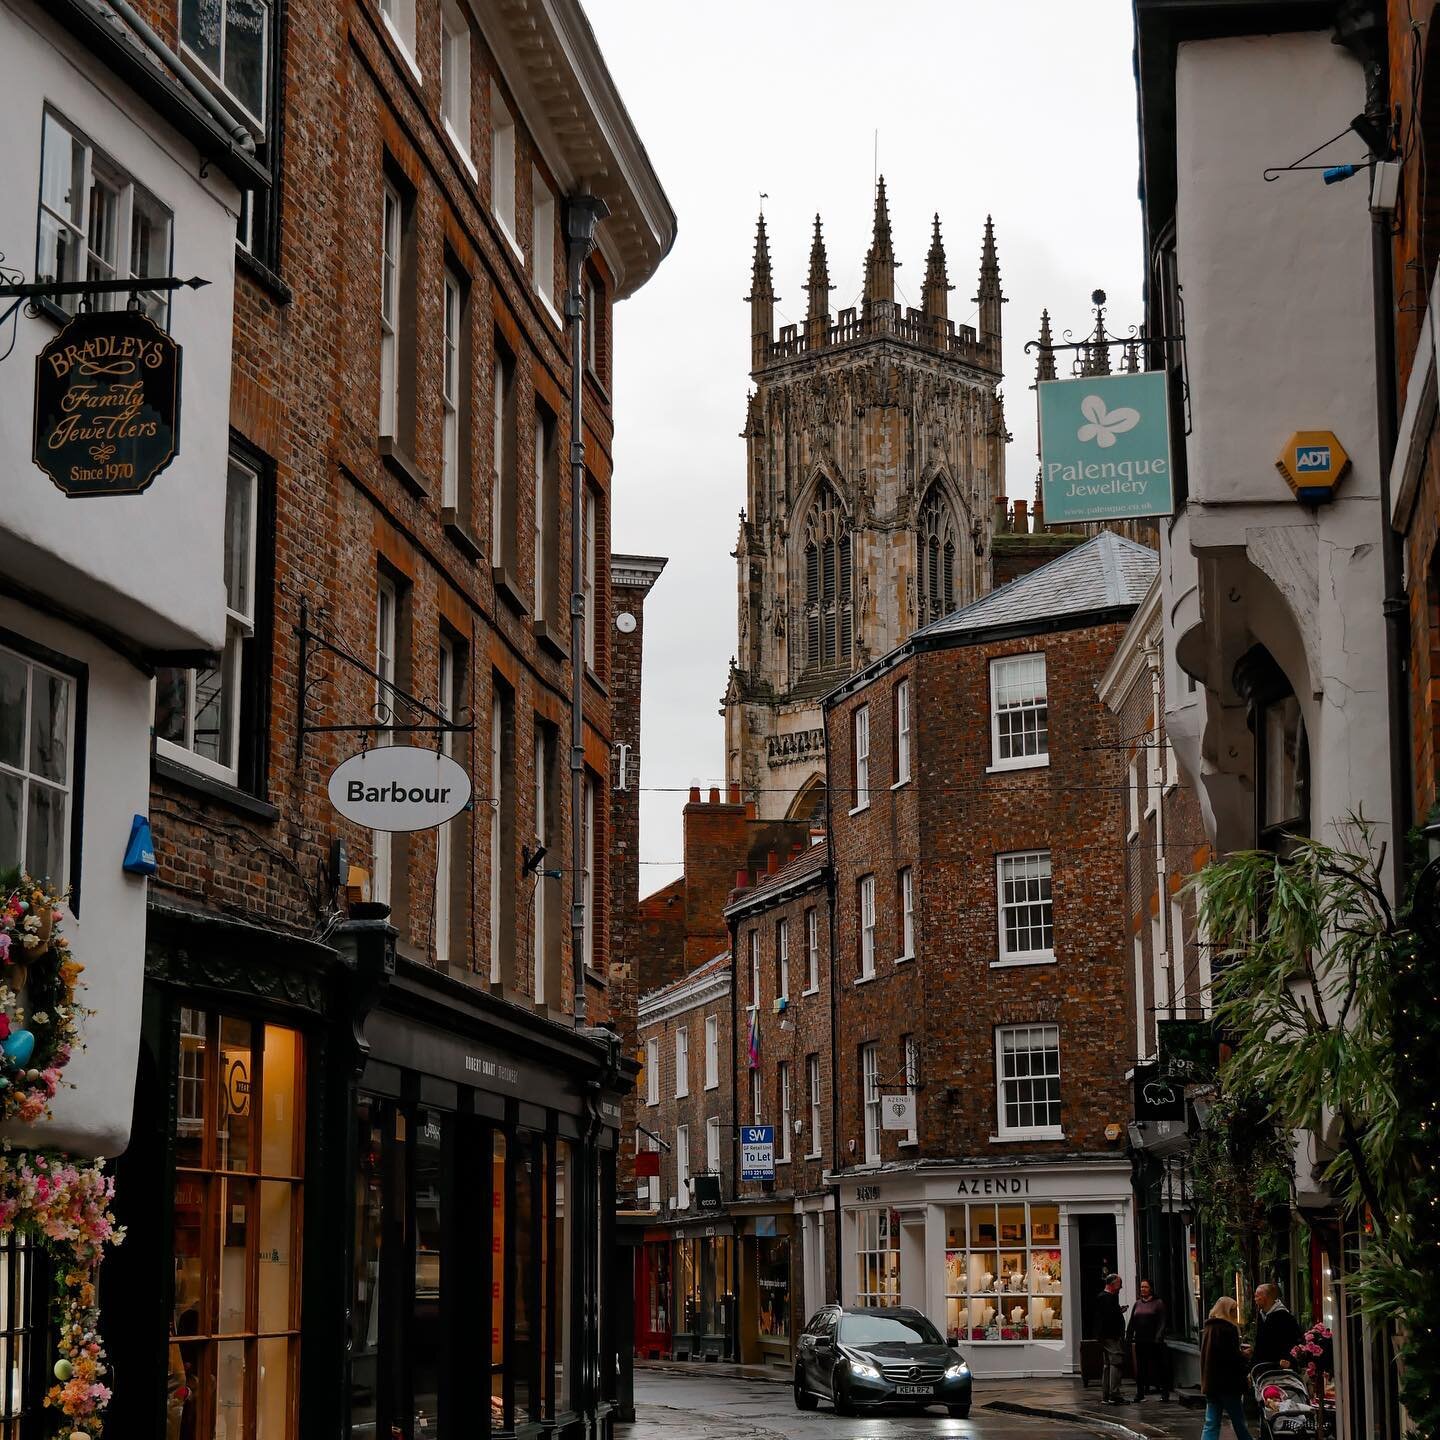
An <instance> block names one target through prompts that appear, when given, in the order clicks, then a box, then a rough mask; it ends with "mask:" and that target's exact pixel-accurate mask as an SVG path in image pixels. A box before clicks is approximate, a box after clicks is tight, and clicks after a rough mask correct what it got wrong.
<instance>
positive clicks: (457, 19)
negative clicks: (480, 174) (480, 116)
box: [440, 0, 475, 178]
mask: <svg viewBox="0 0 1440 1440" xmlns="http://www.w3.org/2000/svg"><path fill="white" fill-rule="evenodd" d="M440 114H441V117H442V119H443V120H444V123H445V133H446V134H447V135H448V136H449V137H450V141H451V144H453V145H454V146H455V148H456V149H457V150H458V151H459V152H460V155H461V158H462V159H463V160H464V161H465V166H466V169H468V170H469V171H470V174H471V176H472V178H473V177H474V174H475V166H474V164H473V162H472V161H471V159H470V22H469V21H468V20H467V19H466V18H465V12H464V10H462V9H461V7H460V6H459V5H457V4H456V3H455V0H441V3H440Z"/></svg>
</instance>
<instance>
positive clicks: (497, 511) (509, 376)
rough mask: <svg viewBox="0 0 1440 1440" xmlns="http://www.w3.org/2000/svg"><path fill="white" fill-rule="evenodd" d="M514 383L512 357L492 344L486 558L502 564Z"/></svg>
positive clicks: (504, 551) (495, 563) (510, 461)
mask: <svg viewBox="0 0 1440 1440" xmlns="http://www.w3.org/2000/svg"><path fill="white" fill-rule="evenodd" d="M514 384H515V360H514V357H513V356H509V355H508V354H507V353H506V352H504V351H502V350H501V349H500V347H499V345H498V344H497V345H496V347H495V362H494V367H493V373H492V376H491V383H490V398H491V418H490V425H491V430H490V458H491V466H492V470H493V473H492V475H491V477H490V562H491V564H492V565H500V564H503V563H504V561H505V557H506V546H505V486H506V478H507V472H508V471H509V470H510V469H511V465H512V456H511V454H510V447H511V444H512V443H513V441H512V439H511V437H510V436H509V435H508V434H507V430H508V426H507V424H506V421H507V419H508V414H509V410H510V396H511V391H512V389H513V387H514Z"/></svg>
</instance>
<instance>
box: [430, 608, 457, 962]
mask: <svg viewBox="0 0 1440 1440" xmlns="http://www.w3.org/2000/svg"><path fill="white" fill-rule="evenodd" d="M456 669H457V667H456V663H455V645H454V642H453V641H452V640H451V639H450V638H449V637H448V636H446V635H441V637H440V645H439V652H438V655H437V663H436V669H435V708H436V710H438V711H439V712H440V714H441V715H442V716H443V717H444V718H445V720H447V721H451V720H453V719H454V718H455V681H456V678H457V677H456ZM454 743H455V735H454V732H453V731H451V730H443V731H441V733H440V753H441V754H442V755H449V754H451V752H452V751H453V749H454ZM454 823H455V822H454V821H453V820H447V821H446V822H445V823H444V824H443V825H441V826H439V827H438V828H437V830H436V831H435V963H436V965H439V966H442V967H443V966H447V965H449V963H450V909H451V904H452V900H453V895H454V884H455V878H454V874H453V870H454V866H453V863H452V861H453V854H454V850H453V845H452V826H453V825H454Z"/></svg>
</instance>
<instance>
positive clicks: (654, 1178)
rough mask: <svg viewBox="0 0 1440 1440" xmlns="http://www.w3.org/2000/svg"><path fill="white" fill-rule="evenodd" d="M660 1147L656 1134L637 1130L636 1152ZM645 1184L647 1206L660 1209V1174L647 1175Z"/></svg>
mask: <svg viewBox="0 0 1440 1440" xmlns="http://www.w3.org/2000/svg"><path fill="white" fill-rule="evenodd" d="M659 1149H660V1142H659V1141H658V1140H656V1139H655V1138H654V1136H652V1135H647V1134H646V1133H645V1132H644V1131H643V1130H638V1129H637V1130H636V1131H635V1153H636V1154H637V1155H638V1154H639V1153H640V1152H641V1151H642V1150H646V1151H649V1150H655V1151H658V1150H659ZM644 1184H645V1202H646V1208H647V1209H650V1210H658V1209H659V1208H660V1177H659V1176H658V1175H646V1176H645V1177H644Z"/></svg>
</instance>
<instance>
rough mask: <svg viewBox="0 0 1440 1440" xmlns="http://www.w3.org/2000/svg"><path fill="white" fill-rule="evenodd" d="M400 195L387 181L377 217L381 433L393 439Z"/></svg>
mask: <svg viewBox="0 0 1440 1440" xmlns="http://www.w3.org/2000/svg"><path fill="white" fill-rule="evenodd" d="M403 219H404V211H403V210H402V208H401V204H400V192H399V191H398V190H396V188H395V187H394V186H393V185H392V184H390V182H389V181H388V180H387V181H386V182H385V184H384V187H383V195H382V199H381V214H380V434H381V435H390V436H393V435H394V434H395V433H396V430H397V427H398V425H399V419H400V361H399V345H400V239H401V227H402V224H403Z"/></svg>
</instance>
